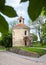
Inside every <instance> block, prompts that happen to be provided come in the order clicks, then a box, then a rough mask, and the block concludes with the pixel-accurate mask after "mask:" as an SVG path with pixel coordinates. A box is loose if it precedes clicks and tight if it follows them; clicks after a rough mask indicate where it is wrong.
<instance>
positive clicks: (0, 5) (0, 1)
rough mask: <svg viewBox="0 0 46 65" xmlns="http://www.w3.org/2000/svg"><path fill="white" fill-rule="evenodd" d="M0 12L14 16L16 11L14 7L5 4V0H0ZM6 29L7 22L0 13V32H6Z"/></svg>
mask: <svg viewBox="0 0 46 65" xmlns="http://www.w3.org/2000/svg"><path fill="white" fill-rule="evenodd" d="M0 12H2V13H3V14H5V15H7V16H9V17H15V16H16V12H15V11H14V9H13V8H12V7H10V6H6V5H5V0H0ZM7 31H8V23H7V22H6V20H5V19H4V18H3V16H2V15H0V32H2V33H6V32H7Z"/></svg>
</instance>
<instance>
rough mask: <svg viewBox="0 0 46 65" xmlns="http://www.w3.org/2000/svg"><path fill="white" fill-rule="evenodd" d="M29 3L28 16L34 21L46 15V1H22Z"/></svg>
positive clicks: (22, 0)
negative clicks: (41, 15)
mask: <svg viewBox="0 0 46 65" xmlns="http://www.w3.org/2000/svg"><path fill="white" fill-rule="evenodd" d="M26 1H29V7H28V14H29V16H30V18H31V19H32V21H34V20H36V18H37V17H38V16H39V15H40V14H41V13H43V15H46V0H21V2H26Z"/></svg>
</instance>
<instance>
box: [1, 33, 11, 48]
mask: <svg viewBox="0 0 46 65" xmlns="http://www.w3.org/2000/svg"><path fill="white" fill-rule="evenodd" d="M0 44H1V45H2V46H5V47H6V48H7V47H12V34H11V33H8V34H3V35H2V40H1V41H0Z"/></svg>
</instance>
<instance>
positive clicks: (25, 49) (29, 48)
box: [18, 47, 46, 56]
mask: <svg viewBox="0 0 46 65" xmlns="http://www.w3.org/2000/svg"><path fill="white" fill-rule="evenodd" d="M18 48H20V49H21V50H24V51H28V52H36V53H38V54H39V55H40V56H41V55H44V54H46V50H43V49H38V48H31V47H18Z"/></svg>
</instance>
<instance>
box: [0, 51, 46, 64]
mask: <svg viewBox="0 0 46 65" xmlns="http://www.w3.org/2000/svg"><path fill="white" fill-rule="evenodd" d="M45 58H46V55H45ZM41 59H43V57H41V58H39V59H38V58H30V57H26V56H21V55H17V54H15V53H11V52H7V51H4V52H3V51H0V65H46V61H45V62H44V61H41ZM38 60H39V61H38ZM45 60H46V59H45Z"/></svg>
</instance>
